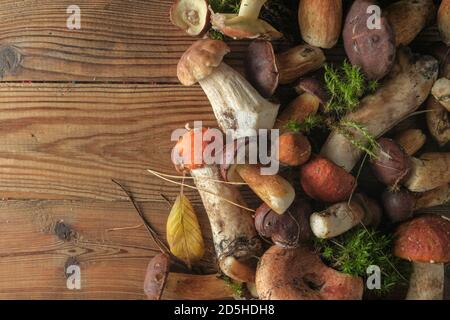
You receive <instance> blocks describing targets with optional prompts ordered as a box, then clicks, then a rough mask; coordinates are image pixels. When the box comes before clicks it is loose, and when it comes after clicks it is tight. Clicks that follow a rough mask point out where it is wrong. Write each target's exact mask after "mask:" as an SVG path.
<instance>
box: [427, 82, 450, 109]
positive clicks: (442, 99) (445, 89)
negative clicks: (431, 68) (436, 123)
mask: <svg viewBox="0 0 450 320" xmlns="http://www.w3.org/2000/svg"><path fill="white" fill-rule="evenodd" d="M431 93H432V94H433V96H434V98H435V99H436V100H437V101H438V102H439V103H440V104H441V105H442V106H443V107H444V108H445V109H447V111H449V112H450V79H447V78H441V79H439V80H437V81H436V82H435V83H434V85H433V88H432V89H431Z"/></svg>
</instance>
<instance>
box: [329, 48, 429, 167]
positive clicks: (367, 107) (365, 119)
mask: <svg viewBox="0 0 450 320" xmlns="http://www.w3.org/2000/svg"><path fill="white" fill-rule="evenodd" d="M397 61H398V63H397V65H396V67H395V68H394V70H393V72H392V73H391V75H390V77H389V79H388V80H386V82H384V83H383V84H382V86H381V88H380V89H378V90H377V91H376V92H375V93H374V94H372V95H369V96H367V97H365V98H364V99H363V100H362V101H361V103H360V106H359V108H358V109H357V110H356V111H354V112H352V113H350V114H349V115H347V116H346V117H345V118H344V119H346V120H349V121H353V122H356V123H359V124H360V125H362V126H364V127H365V128H366V129H367V130H368V132H369V134H370V135H372V136H373V137H375V138H378V137H380V136H381V135H383V134H384V133H385V132H386V131H388V130H389V129H391V128H392V127H393V126H394V125H396V124H397V123H398V122H400V121H401V120H403V119H404V118H405V117H406V116H407V115H409V114H410V113H412V112H414V111H415V110H416V109H417V108H418V107H419V106H420V105H421V104H422V103H423V102H424V101H425V99H426V98H427V97H428V95H429V93H430V91H431V87H432V86H433V83H434V82H435V80H436V79H437V74H438V62H437V60H436V59H434V58H432V57H430V56H416V57H413V56H412V55H411V53H410V52H409V51H408V50H406V49H402V50H399V54H398V59H397ZM354 135H355V138H356V139H358V140H359V139H361V140H360V141H364V142H365V141H367V139H366V138H365V137H363V136H362V134H361V133H360V132H356V131H355V132H354ZM321 154H322V155H324V156H325V157H327V158H328V159H330V160H331V161H333V162H334V163H335V164H337V165H338V166H341V167H344V168H345V170H347V171H351V170H352V169H353V167H354V166H355V165H356V163H357V162H358V160H359V159H360V157H361V154H362V151H361V150H360V149H359V148H356V147H355V146H354V145H353V144H352V143H351V141H349V140H348V139H347V138H346V137H345V136H344V135H342V134H341V133H340V132H339V131H338V130H333V132H332V133H331V135H330V136H329V137H328V139H327V141H326V142H325V144H324V145H323V147H322V150H321Z"/></svg>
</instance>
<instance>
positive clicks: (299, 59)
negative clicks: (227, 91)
mask: <svg viewBox="0 0 450 320" xmlns="http://www.w3.org/2000/svg"><path fill="white" fill-rule="evenodd" d="M324 62H325V55H324V54H323V52H322V50H320V49H319V48H315V47H311V46H308V45H299V46H296V47H294V48H291V49H289V50H287V51H285V52H283V53H280V54H277V55H275V52H274V49H273V46H272V44H271V43H270V42H269V41H266V40H260V39H259V40H255V41H253V42H252V43H251V44H250V45H249V47H248V49H247V55H246V58H245V70H246V74H247V79H249V81H250V83H251V84H252V85H253V86H254V87H255V88H256V89H257V90H258V91H259V92H260V93H261V95H262V96H263V97H265V98H269V97H271V96H272V95H273V94H274V93H275V90H276V89H277V87H278V84H288V83H290V82H292V81H294V80H296V79H298V78H300V77H301V76H303V75H305V74H307V73H308V72H311V71H315V70H317V69H319V68H320V67H322V65H323V64H324Z"/></svg>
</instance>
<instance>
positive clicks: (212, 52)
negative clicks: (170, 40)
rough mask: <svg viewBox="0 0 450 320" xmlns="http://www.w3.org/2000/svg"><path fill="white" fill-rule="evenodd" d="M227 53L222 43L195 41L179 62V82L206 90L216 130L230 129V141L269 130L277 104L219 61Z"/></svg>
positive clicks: (208, 40)
mask: <svg viewBox="0 0 450 320" xmlns="http://www.w3.org/2000/svg"><path fill="white" fill-rule="evenodd" d="M229 51H230V49H229V48H228V46H227V45H226V44H225V42H223V41H219V40H210V39H203V40H198V41H197V42H195V43H194V44H193V45H192V46H191V47H190V48H189V49H188V50H187V51H186V52H185V53H184V54H183V56H182V57H181V59H180V61H179V63H178V69H177V74H178V79H179V80H180V82H181V83H182V84H184V85H193V84H195V83H196V82H199V83H200V86H201V87H202V88H203V90H204V91H205V93H206V95H207V96H208V99H209V101H210V103H211V106H212V108H213V110H214V114H215V116H216V118H217V122H218V124H219V127H220V128H221V129H222V130H223V131H224V132H226V131H227V130H232V132H233V138H235V139H236V138H240V137H243V136H249V135H255V130H258V129H272V128H273V125H274V123H275V119H276V117H277V114H278V108H279V105H276V104H273V103H271V102H269V101H267V100H266V99H264V98H263V97H262V96H261V95H260V94H259V93H258V91H257V90H256V89H255V88H253V87H252V86H251V85H250V83H248V81H247V80H245V79H244V77H242V76H241V75H240V74H239V73H238V72H236V71H235V70H233V69H232V68H231V67H229V66H228V65H226V64H225V63H224V62H222V59H223V57H224V55H225V54H227V53H228V52H229Z"/></svg>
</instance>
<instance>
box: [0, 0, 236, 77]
mask: <svg viewBox="0 0 450 320" xmlns="http://www.w3.org/2000/svg"><path fill="white" fill-rule="evenodd" d="M73 4H76V5H78V6H79V7H80V10H81V29H80V30H69V29H68V28H67V24H66V21H67V19H68V17H69V14H68V13H66V10H67V8H68V7H69V6H70V5H73ZM171 4H172V1H171V0H151V1H142V0H79V1H76V3H75V2H74V1H72V0H58V1H54V0H39V1H37V0H25V1H15V0H3V1H1V2H0V20H1V21H2V24H1V26H0V45H1V48H0V61H10V62H11V61H16V63H12V64H11V63H4V65H3V66H2V65H0V76H2V77H3V80H4V81H17V80H37V81H44V80H45V81H74V80H77V81H104V80H107V81H143V82H158V83H168V82H170V83H177V82H178V81H177V79H176V64H177V63H178V59H179V58H180V57H181V55H182V53H183V52H184V51H185V50H186V49H187V48H188V47H189V46H190V45H191V43H192V41H194V40H195V39H194V38H191V37H188V36H186V35H185V33H184V32H182V31H181V30H178V29H177V28H176V27H174V26H172V24H171V23H170V21H169V8H170V5H171ZM243 50H245V45H244V43H243V42H240V43H239V42H235V43H234V45H233V51H234V52H235V53H234V54H231V55H230V57H229V59H228V61H229V62H230V63H231V64H232V65H234V64H236V63H237V62H238V61H240V59H238V57H239V53H242V52H243ZM239 63H240V62H239Z"/></svg>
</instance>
